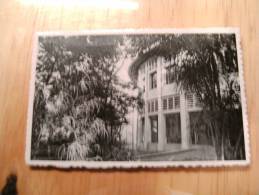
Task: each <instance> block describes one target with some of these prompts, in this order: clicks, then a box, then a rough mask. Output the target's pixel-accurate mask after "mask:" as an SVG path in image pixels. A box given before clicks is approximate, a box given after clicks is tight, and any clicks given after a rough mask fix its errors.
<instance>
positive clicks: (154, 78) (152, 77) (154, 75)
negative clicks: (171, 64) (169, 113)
mask: <svg viewBox="0 0 259 195" xmlns="http://www.w3.org/2000/svg"><path fill="white" fill-rule="evenodd" d="M156 87H157V73H156V72H153V73H151V74H150V88H151V89H154V88H156Z"/></svg>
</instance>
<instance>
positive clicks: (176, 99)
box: [174, 95, 180, 109]
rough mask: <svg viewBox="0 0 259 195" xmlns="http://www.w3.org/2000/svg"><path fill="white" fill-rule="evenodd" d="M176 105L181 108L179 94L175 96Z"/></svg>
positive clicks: (176, 107)
mask: <svg viewBox="0 0 259 195" xmlns="http://www.w3.org/2000/svg"><path fill="white" fill-rule="evenodd" d="M174 107H175V109H179V108H180V96H179V95H177V96H175V98H174Z"/></svg>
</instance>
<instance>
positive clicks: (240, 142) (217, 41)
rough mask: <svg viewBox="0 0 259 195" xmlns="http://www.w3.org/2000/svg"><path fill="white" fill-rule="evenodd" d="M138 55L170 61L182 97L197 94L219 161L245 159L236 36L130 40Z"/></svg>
mask: <svg viewBox="0 0 259 195" xmlns="http://www.w3.org/2000/svg"><path fill="white" fill-rule="evenodd" d="M129 39H131V42H132V45H133V46H134V48H135V49H134V50H133V52H132V53H133V55H138V56H144V55H146V56H147V55H158V56H164V57H165V59H167V60H168V61H170V63H171V65H172V66H173V68H174V81H175V82H176V83H178V86H179V89H180V90H182V92H185V93H186V94H187V93H194V94H195V95H196V96H197V97H198V99H199V100H200V102H201V103H202V106H203V111H202V112H201V113H200V117H199V120H197V122H196V123H197V125H194V126H196V127H198V126H199V127H200V125H198V123H201V121H203V123H204V122H205V123H206V124H204V125H206V127H207V128H206V129H207V130H208V131H209V132H207V133H208V134H209V135H211V139H212V143H213V145H214V147H215V149H216V153H217V157H218V159H244V158H245V151H244V148H245V147H244V137H243V124H242V110H241V102H240V101H241V100H240V86H239V79H238V62H237V49H236V40H235V35H234V34H179V35H178V34H176V35H149V36H147V35H145V36H142V35H140V36H134V37H131V36H129Z"/></svg>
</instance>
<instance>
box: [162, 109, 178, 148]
mask: <svg viewBox="0 0 259 195" xmlns="http://www.w3.org/2000/svg"><path fill="white" fill-rule="evenodd" d="M165 119H166V139H167V143H181V119H180V113H173V114H167V115H165Z"/></svg>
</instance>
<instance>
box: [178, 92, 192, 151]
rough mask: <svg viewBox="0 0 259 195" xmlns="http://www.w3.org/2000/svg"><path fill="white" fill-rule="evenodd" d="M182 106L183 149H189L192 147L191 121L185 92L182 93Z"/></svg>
mask: <svg viewBox="0 0 259 195" xmlns="http://www.w3.org/2000/svg"><path fill="white" fill-rule="evenodd" d="M180 108H181V111H180V115H181V141H182V149H188V148H189V147H190V122H189V113H188V110H187V104H186V100H185V94H184V93H181V94H180Z"/></svg>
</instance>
